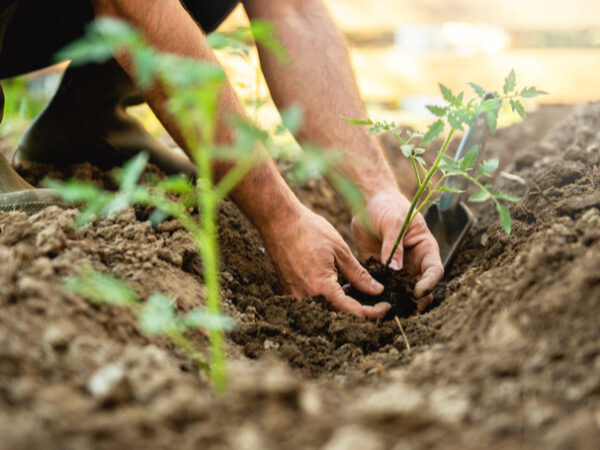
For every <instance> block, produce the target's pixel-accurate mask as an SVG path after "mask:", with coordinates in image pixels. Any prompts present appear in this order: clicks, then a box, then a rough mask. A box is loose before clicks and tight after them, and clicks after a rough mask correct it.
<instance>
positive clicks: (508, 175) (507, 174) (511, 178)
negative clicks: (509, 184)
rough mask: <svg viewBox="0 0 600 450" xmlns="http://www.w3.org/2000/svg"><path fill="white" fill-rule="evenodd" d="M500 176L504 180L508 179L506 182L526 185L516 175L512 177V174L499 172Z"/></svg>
mask: <svg viewBox="0 0 600 450" xmlns="http://www.w3.org/2000/svg"><path fill="white" fill-rule="evenodd" d="M500 175H501V176H503V177H504V178H506V179H508V180H512V181H516V182H517V183H521V184H527V182H526V181H525V180H524V179H523V178H521V177H520V176H518V175H514V174H512V173H508V172H500Z"/></svg>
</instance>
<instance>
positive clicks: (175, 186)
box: [156, 175, 194, 194]
mask: <svg viewBox="0 0 600 450" xmlns="http://www.w3.org/2000/svg"><path fill="white" fill-rule="evenodd" d="M156 188H157V189H160V190H161V191H165V192H170V193H173V194H189V193H190V192H192V191H193V189H194V188H193V186H192V184H191V183H190V180H188V179H187V178H186V177H183V176H180V175H177V176H171V177H168V178H165V179H164V180H160V181H159V182H158V183H157V184H156Z"/></svg>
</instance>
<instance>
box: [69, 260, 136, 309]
mask: <svg viewBox="0 0 600 450" xmlns="http://www.w3.org/2000/svg"><path fill="white" fill-rule="evenodd" d="M64 287H65V289H67V290H68V291H70V292H75V293H77V294H79V295H81V296H82V297H85V298H86V299H88V300H90V301H92V302H94V303H99V304H107V305H118V306H127V305H131V304H134V303H137V302H138V298H137V295H136V293H135V292H134V291H133V289H131V288H130V287H129V286H127V285H126V284H125V283H123V282H122V281H121V280H119V279H118V278H116V277H115V276H114V275H112V274H106V273H101V272H98V271H96V270H94V269H92V268H86V269H83V270H82V272H81V273H80V274H79V275H78V276H74V277H67V278H66V279H65V280H64Z"/></svg>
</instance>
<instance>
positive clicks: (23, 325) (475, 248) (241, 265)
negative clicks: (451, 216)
mask: <svg viewBox="0 0 600 450" xmlns="http://www.w3.org/2000/svg"><path fill="white" fill-rule="evenodd" d="M385 142H386V150H387V151H388V154H389V156H390V160H391V161H392V163H393V164H394V167H395V168H396V170H398V171H399V173H401V168H400V164H398V162H399V161H401V157H400V152H399V150H398V149H397V148H395V147H394V145H392V143H391V142H390V141H388V140H387V139H386V140H385ZM455 145H456V144H455ZM485 153H486V156H485V157H489V156H491V155H498V156H500V160H501V168H502V169H508V170H510V171H512V172H514V173H516V174H518V175H519V176H521V177H522V178H523V179H524V180H525V181H526V185H520V184H519V183H516V182H514V181H510V180H506V179H503V178H501V179H498V180H496V184H497V185H498V186H501V187H502V188H503V189H505V190H507V191H509V192H511V193H514V194H517V195H520V196H522V197H523V199H522V200H521V201H520V202H519V203H517V204H514V205H513V206H511V213H512V215H513V217H514V224H513V233H512V234H511V235H510V236H506V235H505V234H504V233H503V231H502V229H501V227H500V225H499V223H498V220H497V217H496V214H495V211H494V208H493V206H490V205H486V206H483V207H481V208H479V209H478V210H477V215H478V217H479V220H478V222H477V223H476V224H475V225H474V227H473V228H472V230H471V231H470V233H469V236H468V238H467V240H466V241H465V243H464V245H463V247H462V249H461V250H460V253H459V256H458V258H457V259H456V262H455V263H454V265H453V267H452V268H451V269H450V270H449V271H448V273H447V274H446V277H445V279H444V281H443V282H442V283H441V284H440V285H439V286H438V287H437V288H436V290H435V292H434V302H433V304H432V306H431V307H430V308H429V310H428V311H426V312H425V313H424V314H421V315H413V316H410V317H406V318H402V319H400V325H402V328H403V330H404V332H405V333H404V335H403V334H402V333H400V330H399V327H398V323H396V321H394V320H385V321H382V322H381V323H372V322H366V321H363V320H360V319H358V318H355V317H353V316H350V315H348V314H345V313H340V312H336V311H333V310H332V309H331V308H330V307H329V306H328V305H327V304H326V303H324V301H323V300H322V299H320V298H315V299H307V300H304V301H301V302H299V301H296V300H294V299H293V298H292V297H290V296H286V295H284V293H283V291H282V288H281V285H280V283H279V281H278V279H277V276H276V273H275V271H274V269H273V266H272V265H271V262H270V260H269V258H268V255H267V254H266V252H265V249H264V246H263V244H262V242H261V240H260V238H259V236H258V234H257V233H256V231H255V230H254V229H253V228H252V227H251V226H250V224H249V223H248V221H247V220H246V219H245V218H244V217H243V216H242V215H241V214H240V213H239V211H238V210H237V209H236V208H235V206H234V205H233V204H231V203H228V202H225V203H224V204H223V205H222V207H221V211H220V240H221V252H222V271H221V281H222V283H223V297H224V309H225V311H226V312H227V313H228V314H230V315H231V316H232V317H234V318H235V320H236V321H237V324H238V325H237V328H236V330H235V331H233V332H232V333H230V335H229V336H228V339H227V352H228V358H229V366H230V389H229V392H228V393H227V394H226V395H224V396H217V395H215V394H213V393H212V392H211V389H210V387H209V384H208V382H207V380H206V379H205V378H204V377H203V376H201V375H199V374H198V373H197V372H196V371H195V370H194V369H193V366H192V365H191V364H190V362H189V361H188V360H187V359H186V358H185V357H184V356H183V355H182V354H181V353H180V352H179V351H178V350H177V349H175V348H173V347H172V346H171V345H170V344H169V343H168V342H167V341H166V340H163V339H156V338H152V339H150V338H148V337H146V336H144V335H142V334H140V333H139V332H138V331H137V329H136V327H135V321H134V318H133V316H132V315H131V314H130V313H128V312H127V311H125V310H123V309H120V308H116V307H108V306H97V305H93V304H91V303H89V302H88V301H86V300H84V299H82V298H80V297H79V296H77V295H74V294H68V293H65V292H64V291H63V290H62V288H61V280H62V279H63V278H64V277H65V276H67V275H71V274H74V273H76V272H77V270H78V269H80V268H81V267H83V266H86V265H91V266H93V267H95V268H96V269H98V270H102V271H105V272H112V273H114V274H115V275H116V276H118V277H120V278H121V279H123V280H125V281H127V282H129V283H131V284H132V285H133V286H134V287H135V288H136V289H137V290H138V292H139V294H140V296H141V297H142V298H145V297H146V296H148V295H149V294H150V293H151V292H153V291H161V292H164V293H167V294H169V295H170V296H172V297H173V298H175V300H176V302H175V306H176V308H177V309H178V310H179V311H181V312H183V311H188V310H190V309H193V308H195V307H197V306H200V305H202V304H203V302H204V288H203V285H202V279H201V272H202V261H201V260H200V258H199V256H198V254H197V252H196V250H195V248H194V245H193V242H192V240H191V239H190V237H189V236H188V235H187V234H186V233H185V231H184V230H183V229H182V228H181V226H180V225H179V224H178V223H177V222H175V221H172V220H170V221H166V222H164V223H162V224H160V225H159V226H158V227H156V228H153V227H152V226H151V224H150V222H149V221H148V220H147V218H148V214H149V211H147V210H144V209H133V208H130V209H128V210H126V211H125V212H124V213H122V214H121V215H120V216H118V217H116V218H114V219H111V220H108V221H103V222H101V221H97V222H94V223H92V224H90V225H88V226H86V227H84V228H82V229H79V230H76V229H75V228H74V227H73V218H74V216H75V214H76V211H74V210H68V211H63V210H60V209H58V208H54V207H51V208H47V209H45V210H44V211H42V212H40V213H38V214H37V215H35V216H31V217H28V216H26V215H24V214H21V213H16V212H13V213H0V436H1V437H2V439H0V447H2V448H7V449H29V448H48V449H54V448H56V449H86V448H99V449H103V448H106V449H115V448H145V449H146V448H148V449H151V448H178V449H186V448H190V449H192V448H222V449H226V448H235V449H292V448H315V449H328V450H332V449H374V450H377V449H387V448H391V449H398V450H399V449H436V448H440V449H442V448H443V449H452V448H457V449H458V448H460V449H465V448H473V449H481V448H505V449H514V448H517V449H518V448H550V449H573V448H581V449H588V448H589V449H595V448H598V443H599V442H600V375H599V374H600V326H599V323H598V317H600V104H589V105H581V106H577V107H575V108H571V107H559V106H556V107H544V108H542V109H541V110H540V111H538V112H537V113H534V114H532V115H531V117H530V118H529V119H528V120H527V121H525V122H524V123H522V124H519V125H515V126H512V127H510V128H507V129H503V130H500V131H499V132H498V134H497V135H496V136H494V137H493V138H492V139H491V140H490V142H489V144H488V146H487V147H486V151H485ZM149 170H150V171H151V172H155V169H152V168H150V169H149ZM48 171H49V173H50V174H51V175H52V176H53V177H55V178H65V177H68V176H76V177H78V178H81V179H91V180H95V181H97V182H98V183H100V184H102V185H103V186H105V187H107V188H111V187H112V184H111V183H112V181H111V179H110V176H109V174H108V173H105V172H102V171H100V170H98V169H96V168H94V167H92V166H90V165H85V164H83V165H78V166H74V167H71V168H68V169H60V170H59V169H56V168H49V167H39V166H37V167H34V166H27V167H22V168H21V173H23V174H24V175H25V176H26V178H27V179H28V180H29V181H30V182H33V183H37V182H38V181H39V178H40V176H41V174H43V173H46V172H48ZM405 179H406V177H402V178H401V180H402V181H403V183H404V180H405ZM403 189H405V190H406V191H407V192H408V191H410V189H412V187H411V186H410V185H408V184H407V183H404V184H403ZM298 193H299V195H300V197H301V198H302V200H303V201H305V202H306V203H307V204H309V205H310V206H312V207H313V208H314V209H315V210H316V211H317V212H319V213H322V214H323V215H325V216H326V217H327V218H328V219H329V220H331V221H332V223H333V224H334V225H335V226H336V227H337V228H338V229H339V230H340V232H341V233H342V235H343V236H345V237H347V238H348V239H351V233H350V230H349V226H348V220H349V215H348V212H347V211H346V210H345V209H344V208H343V207H342V206H341V202H339V201H338V199H337V198H336V196H335V195H334V194H333V192H332V191H331V190H330V189H329V188H328V187H327V186H326V185H325V184H324V183H323V182H321V181H315V182H313V183H311V184H310V185H309V186H307V187H306V188H304V189H302V190H299V191H298ZM189 337H190V339H192V340H193V341H194V342H195V343H196V344H197V345H198V346H199V347H201V348H205V347H206V337H205V336H204V334H203V333H202V332H200V331H195V332H193V333H190V336H189Z"/></svg>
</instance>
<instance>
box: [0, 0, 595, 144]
mask: <svg viewBox="0 0 600 450" xmlns="http://www.w3.org/2000/svg"><path fill="white" fill-rule="evenodd" d="M325 3H326V4H327V6H328V8H329V9H330V11H331V13H332V16H333V18H334V20H335V21H336V23H337V24H338V25H339V27H340V29H341V31H342V33H343V35H344V36H345V38H346V41H347V42H348V46H349V48H350V53H351V57H352V62H353V64H354V67H355V70H356V75H357V79H358V83H359V86H360V89H361V91H362V94H363V98H364V100H365V101H366V103H367V106H368V109H369V113H370V115H371V117H372V118H374V119H387V120H396V121H398V122H400V123H403V124H406V125H413V126H414V125H416V126H419V125H421V124H423V123H424V122H426V121H428V120H429V119H430V117H429V116H428V112H427V111H426V110H425V107H424V106H425V104H431V103H436V102H439V101H440V100H441V97H440V95H439V89H438V82H442V83H444V84H445V85H447V86H448V87H450V88H452V89H453V90H465V89H466V90H467V93H468V94H470V91H469V88H467V83H468V82H469V81H473V82H476V83H477V84H480V85H481V86H483V87H485V88H491V89H500V87H501V86H502V83H503V80H504V77H505V76H506V74H507V73H508V72H509V71H510V70H511V69H512V68H514V69H515V71H516V73H517V83H518V85H519V86H521V87H524V86H525V85H535V86H537V87H538V88H540V89H543V90H545V91H547V92H549V93H550V95H547V96H544V97H540V98H538V99H535V103H534V102H533V101H532V102H531V103H529V104H527V105H526V106H527V108H528V109H529V110H532V109H534V108H536V105H537V104H538V103H552V104H557V103H581V102H586V101H593V100H600V76H599V74H600V20H599V18H600V1H598V0H571V1H568V2H565V1H559V0H503V1H502V2H498V1H485V0H478V1H476V0H445V1H444V2H440V1H439V0H405V1H399V0H379V1H377V2H373V1H369V0H353V1H347V0H325ZM247 23H248V22H247V17H246V15H245V13H244V10H243V8H242V7H241V6H239V7H238V8H236V9H235V11H234V12H233V14H232V15H231V16H230V17H229V18H228V19H227V21H226V22H225V23H224V24H223V25H222V26H221V28H220V29H221V30H228V29H233V28H235V27H238V26H243V25H247ZM218 56H219V59H220V60H221V61H222V63H223V65H224V67H225V68H226V70H227V73H228V75H229V77H230V79H231V81H232V83H233V85H234V87H235V88H236V90H237V91H238V92H239V94H240V96H241V97H242V99H243V100H244V101H245V103H246V105H247V107H248V109H249V111H250V113H251V114H252V115H253V116H254V117H256V118H257V120H258V121H259V122H261V123H262V124H264V125H269V124H271V123H273V122H276V121H277V120H278V116H277V113H276V111H275V109H274V107H273V106H272V105H271V104H270V103H269V96H268V90H267V88H266V84H265V83H264V80H262V77H261V76H260V72H259V70H258V62H257V58H256V54H255V53H252V54H251V55H250V57H249V58H240V57H239V56H235V55H231V54H230V53H228V52H220V53H219V55H218ZM63 67H64V66H63ZM63 67H60V66H59V67H54V68H53V69H50V70H46V71H43V72H41V73H36V74H31V75H28V76H26V77H20V78H19V79H13V80H12V81H10V82H8V83H4V86H5V90H6V91H7V92H6V93H7V107H6V111H5V112H6V114H5V120H6V123H4V124H3V125H2V127H0V134H2V135H7V134H9V135H11V136H13V138H14V139H17V138H18V135H19V133H20V132H21V131H22V129H23V127H24V126H25V125H26V124H27V123H28V121H29V120H31V118H32V117H33V116H34V115H35V114H37V112H38V111H39V110H40V108H41V107H43V105H44V104H45V102H46V101H47V99H48V98H49V97H50V96H51V95H52V93H53V90H54V89H55V88H56V85H57V83H58V80H59V78H60V71H61V70H62V68H63ZM135 114H136V115H137V116H138V117H140V118H142V120H143V121H144V122H145V123H146V124H147V126H148V127H150V128H151V129H152V130H153V131H154V132H155V133H157V134H159V133H161V132H162V129H161V127H160V125H159V124H158V123H157V122H156V120H155V119H153V117H152V114H151V112H150V111H149V109H147V108H139V107H138V108H137V109H136V110H135ZM513 119H515V117H512V116H511V115H508V116H505V119H504V121H503V123H501V125H507V124H509V123H511V121H512V120H513Z"/></svg>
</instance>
